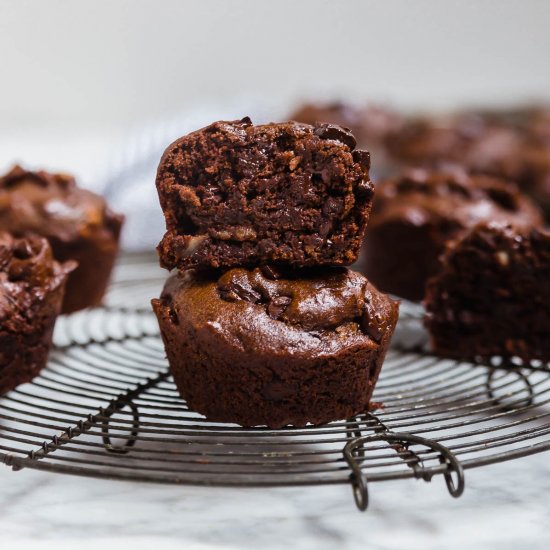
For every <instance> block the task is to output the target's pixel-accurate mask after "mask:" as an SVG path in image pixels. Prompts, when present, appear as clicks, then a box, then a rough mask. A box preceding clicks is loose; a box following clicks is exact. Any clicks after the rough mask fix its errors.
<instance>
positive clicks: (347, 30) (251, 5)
mask: <svg viewBox="0 0 550 550" xmlns="http://www.w3.org/2000/svg"><path fill="white" fill-rule="evenodd" d="M0 6H1V7H0V56H1V70H2V86H1V91H0V94H1V95H0V99H1V101H0V120H1V121H2V125H3V126H5V125H10V126H16V127H22V126H26V127H32V128H35V127H37V126H39V125H50V124H54V123H55V124H64V123H67V124H69V125H73V124H74V125H84V126H96V125H100V126H114V127H119V126H120V125H127V124H131V123H134V122H136V121H139V120H143V119H144V118H150V117H155V116H157V115H160V114H169V113H171V112H173V111H175V110H181V109H182V108H186V107H189V106H190V105H193V104H194V103H196V102H198V101H205V100H206V101H208V100H212V101H219V100H224V99H226V98H228V97H232V96H235V95H241V94H250V95H252V96H258V97H269V98H271V99H277V100H280V101H287V100H288V99H291V98H294V97H296V96H305V95H311V94H315V93H318V92H320V93H324V94H326V93H330V94H342V95H346V96H348V95H351V96H354V97H373V98H376V99H383V100H389V101H395V102H397V103H398V104H401V105H405V106H410V107H417V106H420V107H433V106H441V107H445V106H448V105H451V104H455V103H456V102H467V103H472V102H473V103H485V102H493V101H498V102H511V101H520V100H528V99H533V98H540V97H548V95H549V94H550V71H549V70H548V55H549V53H550V32H549V28H550V3H549V2H548V1H546V0H523V1H521V0H476V1H474V0H447V1H443V2H442V1H438V0H415V1H410V0H394V1H392V2H381V1H372V0H341V1H335V0H276V1H273V0H230V1H225V0H194V1H189V0H162V1H155V0H94V1H93V2H75V1H74V0H48V1H47V2H44V1H43V0H18V1H16V2H13V1H12V2H10V1H7V0H2V2H1V3H0ZM2 131H3V132H4V131H6V130H5V127H4V128H2Z"/></svg>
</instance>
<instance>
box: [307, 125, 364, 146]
mask: <svg viewBox="0 0 550 550" xmlns="http://www.w3.org/2000/svg"><path fill="white" fill-rule="evenodd" d="M315 135H316V136H319V137H320V138H321V139H333V140H335V141H340V142H341V143H343V144H345V145H347V146H348V147H349V148H350V149H351V150H352V151H353V149H355V147H356V145H357V141H356V139H355V136H354V135H353V134H352V133H351V131H350V129H349V128H343V127H342V126H338V125H336V124H321V125H320V126H319V127H318V128H315Z"/></svg>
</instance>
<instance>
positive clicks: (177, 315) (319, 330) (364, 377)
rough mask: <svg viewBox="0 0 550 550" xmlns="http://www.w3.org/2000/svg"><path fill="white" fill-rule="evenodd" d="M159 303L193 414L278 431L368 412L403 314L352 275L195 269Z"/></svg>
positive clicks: (172, 283) (174, 282)
mask: <svg viewBox="0 0 550 550" xmlns="http://www.w3.org/2000/svg"><path fill="white" fill-rule="evenodd" d="M152 304H153V308H154V310H155V313H156V315H157V317H158V320H159V324H160V328H161V333H162V337H163V340H164V343H165V347H166V353H167V355H168V360H169V363H170V368H171V372H172V375H173V377H174V381H175V383H176V385H177V387H178V389H179V391H180V393H181V395H182V396H183V397H184V398H185V399H186V400H187V402H188V404H189V407H190V408H191V409H193V410H195V411H197V412H199V413H201V414H203V415H205V416H206V417H207V418H208V419H210V420H213V421H220V422H232V423H237V424H241V425H242V426H256V425H267V426H269V427H271V428H280V427H282V426H286V425H293V426H304V425H305V424H306V423H308V422H311V423H313V424H323V423H326V422H329V421H332V420H337V419H344V418H348V417H350V416H353V415H354V414H357V413H361V412H364V411H366V410H368V406H369V401H370V399H371V395H372V392H373V389H374V385H375V384H376V381H377V378H378V374H379V372H380V368H381V366H382V362H383V360H384V356H385V354H386V350H387V348H388V345H389V342H390V338H391V336H392V333H393V330H394V327H395V323H396V321H397V311H398V304H397V303H396V302H393V301H392V300H390V299H389V298H388V297H387V296H385V295H384V294H381V293H379V292H378V291H377V290H376V289H375V288H374V287H373V286H372V285H371V284H370V283H369V282H368V281H367V279H366V278H365V277H363V276H362V275H360V274H358V273H355V272H353V271H350V270H349V269H346V268H324V269H318V270H301V271H300V272H299V273H297V272H291V273H289V272H287V273H281V272H279V271H277V270H276V269H274V268H272V267H264V268H255V269H253V270H249V269H245V268H234V269H231V270H229V271H227V272H225V273H224V274H222V275H220V274H219V273H213V272H209V273H205V272H202V273H199V272H197V271H194V270H191V271H187V272H185V273H178V274H175V275H172V276H171V278H170V279H169V280H168V281H167V283H166V286H165V288H164V291H163V292H162V295H161V297H160V299H159V300H153V301H152Z"/></svg>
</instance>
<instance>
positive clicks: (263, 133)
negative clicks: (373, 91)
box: [156, 118, 373, 269]
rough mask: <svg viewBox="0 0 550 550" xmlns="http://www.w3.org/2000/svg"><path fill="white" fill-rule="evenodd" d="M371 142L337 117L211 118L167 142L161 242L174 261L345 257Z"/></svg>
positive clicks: (329, 261) (353, 255)
mask: <svg viewBox="0 0 550 550" xmlns="http://www.w3.org/2000/svg"><path fill="white" fill-rule="evenodd" d="M369 163H370V157H369V154H368V152H366V151H359V150H355V138H354V137H353V135H352V134H351V133H350V132H349V131H347V130H345V129H343V128H340V127H339V126H335V125H330V124H321V125H319V126H317V127H314V126H310V125H307V124H299V123H296V122H286V123H280V124H265V125H260V126H254V125H253V124H252V123H251V121H250V119H248V118H244V119H242V120H239V121H233V122H215V123H214V124H211V125H210V126H207V127H206V128H203V129H201V130H197V131H196V132H193V133H191V134H189V135H187V136H184V137H182V138H180V139H178V140H177V141H176V142H174V143H173V144H172V145H170V146H169V147H168V149H167V150H166V151H165V153H164V155H163V157H162V159H161V161H160V165H159V168H158V172H157V179H156V185H157V189H158V193H159V197H160V204H161V207H162V209H163V211H164V216H165V219H166V227H167V231H166V234H165V236H164V238H163V240H162V241H161V243H160V245H159V247H158V250H159V254H160V259H161V263H162V265H163V266H164V267H167V268H169V269H172V268H174V267H177V268H178V269H189V268H192V267H215V268H217V267H225V268H227V267H234V266H254V265H260V264H266V263H276V264H284V265H292V266H294V267H305V266H316V265H348V264H351V263H353V262H354V261H355V260H356V259H357V255H358V253H359V249H360V247H361V241H362V236H363V231H364V229H365V226H366V223H367V219H368V214H369V210H370V206H371V201H372V197H373V186H372V183H371V182H370V180H369Z"/></svg>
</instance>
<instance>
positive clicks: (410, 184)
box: [358, 167, 543, 301]
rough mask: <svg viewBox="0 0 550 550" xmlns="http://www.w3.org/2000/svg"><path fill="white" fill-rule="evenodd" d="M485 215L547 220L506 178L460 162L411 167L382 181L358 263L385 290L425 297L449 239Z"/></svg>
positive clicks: (412, 297) (501, 218) (527, 223)
mask: <svg viewBox="0 0 550 550" xmlns="http://www.w3.org/2000/svg"><path fill="white" fill-rule="evenodd" d="M484 220H487V221H489V220H494V221H503V222H513V223H516V224H519V225H523V226H532V225H541V224H542V223H543V217H542V214H541V212H540V210H539V209H538V208H537V207H536V206H535V205H534V204H533V203H532V202H531V201H530V200H529V199H528V198H527V197H525V196H523V195H522V194H521V193H519V191H518V190H517V188H516V187H515V186H514V185H513V184H510V183H508V182H506V181H503V180H500V179H497V178H494V177H490V176H485V175H473V174H468V173H467V172H465V171H464V170H463V169H461V168H458V167H452V168H451V167H447V168H446V169H440V170H429V169H424V168H416V169H409V170H406V171H405V172H403V173H402V174H401V175H400V176H398V177H396V178H394V179H390V180H386V181H383V182H381V183H380V184H378V185H377V188H376V199H375V201H374V208H373V212H372V215H371V221H370V225H369V228H368V231H367V235H366V239H365V244H364V249H363V257H362V259H361V263H360V264H359V265H358V269H360V270H361V271H364V273H365V274H366V276H367V277H368V278H369V279H370V280H371V281H372V283H373V284H375V285H376V286H377V287H378V288H379V289H380V290H383V291H384V292H390V293H392V294H395V295H397V296H401V297H403V298H407V299H409V300H413V301H418V300H421V299H422V298H423V296H424V289H425V285H426V281H427V280H428V278H429V277H431V276H432V275H434V274H435V273H436V272H437V269H438V266H439V263H438V257H439V255H440V254H441V252H442V251H443V249H444V246H445V243H446V242H447V241H448V240H450V239H453V238H455V237H456V236H457V235H459V234H460V233H461V232H462V231H464V230H465V229H468V228H471V227H473V226H474V225H476V224H477V223H479V222H481V221H484Z"/></svg>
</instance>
